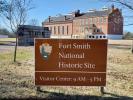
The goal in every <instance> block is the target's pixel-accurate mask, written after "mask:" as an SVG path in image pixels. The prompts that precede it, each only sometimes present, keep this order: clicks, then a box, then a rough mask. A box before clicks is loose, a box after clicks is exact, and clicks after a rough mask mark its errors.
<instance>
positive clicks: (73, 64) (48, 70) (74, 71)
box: [35, 39, 107, 86]
mask: <svg viewBox="0 0 133 100" xmlns="http://www.w3.org/2000/svg"><path fill="white" fill-rule="evenodd" d="M106 66H107V40H106V39H104V40H97V39H95V40H94V39H93V40H90V39H35V85H55V86H57V85H58V86H105V85H106Z"/></svg>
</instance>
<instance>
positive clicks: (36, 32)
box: [17, 25, 51, 46]
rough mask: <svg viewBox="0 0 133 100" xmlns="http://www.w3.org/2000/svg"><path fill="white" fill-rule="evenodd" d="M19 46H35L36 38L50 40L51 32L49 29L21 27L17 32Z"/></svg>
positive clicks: (29, 26)
mask: <svg viewBox="0 0 133 100" xmlns="http://www.w3.org/2000/svg"><path fill="white" fill-rule="evenodd" d="M17 34H18V45H19V46H29V45H34V38H50V35H51V32H50V31H49V29H48V27H40V26H31V25H20V26H19V27H18V30H17Z"/></svg>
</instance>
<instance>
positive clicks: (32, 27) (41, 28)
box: [18, 25, 48, 30]
mask: <svg viewBox="0 0 133 100" xmlns="http://www.w3.org/2000/svg"><path fill="white" fill-rule="evenodd" d="M18 28H21V29H22V28H24V29H34V30H48V28H47V27H41V26H33V25H19V27H18Z"/></svg>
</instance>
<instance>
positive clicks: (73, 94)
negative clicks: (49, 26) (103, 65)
mask: <svg viewBox="0 0 133 100" xmlns="http://www.w3.org/2000/svg"><path fill="white" fill-rule="evenodd" d="M111 42H112V41H111ZM117 42H119V41H117ZM120 43H121V44H119V43H118V45H110V46H109V49H108V67H107V86H106V88H105V92H106V94H105V95H104V96H101V94H100V91H99V89H100V88H99V87H68V86H67V87H65V86H60V87H59V86H58V87H56V86H53V87H51V86H44V87H41V88H42V90H43V91H45V92H36V87H35V85H34V53H33V52H34V50H33V49H34V48H33V47H19V49H18V53H17V54H18V55H17V62H16V63H13V62H12V59H13V57H12V56H13V50H14V47H2V46H0V52H2V53H0V84H1V85H0V98H34V99H35V98H47V99H51V98H53V99H65V100H66V99H67V100H68V99H72V100H108V99H109V100H112V99H113V100H115V99H116V100H117V99H119V100H133V54H131V52H130V45H125V44H124V45H123V43H122V42H120ZM126 43H127V42H126ZM120 45H122V46H121V47H119V46H120ZM2 48H3V49H4V51H3V49H2ZM31 51H32V52H31Z"/></svg>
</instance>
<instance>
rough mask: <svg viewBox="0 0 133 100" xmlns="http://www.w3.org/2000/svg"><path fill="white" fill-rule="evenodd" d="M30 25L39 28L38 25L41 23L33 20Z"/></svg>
mask: <svg viewBox="0 0 133 100" xmlns="http://www.w3.org/2000/svg"><path fill="white" fill-rule="evenodd" d="M29 25H34V26H37V25H39V22H38V20H37V19H31V20H30V21H29Z"/></svg>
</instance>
